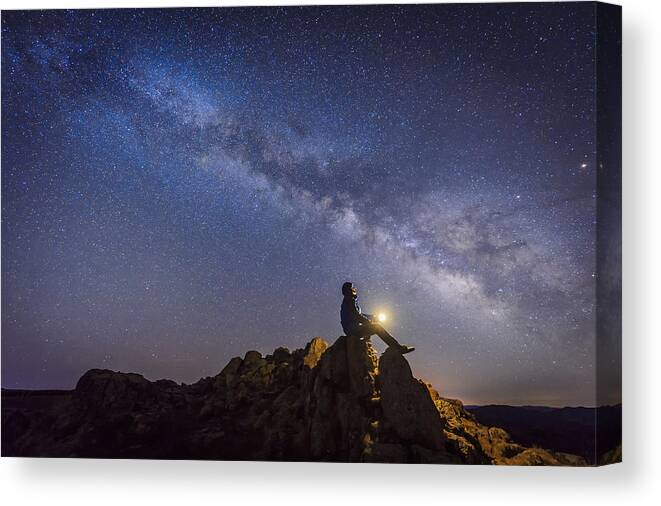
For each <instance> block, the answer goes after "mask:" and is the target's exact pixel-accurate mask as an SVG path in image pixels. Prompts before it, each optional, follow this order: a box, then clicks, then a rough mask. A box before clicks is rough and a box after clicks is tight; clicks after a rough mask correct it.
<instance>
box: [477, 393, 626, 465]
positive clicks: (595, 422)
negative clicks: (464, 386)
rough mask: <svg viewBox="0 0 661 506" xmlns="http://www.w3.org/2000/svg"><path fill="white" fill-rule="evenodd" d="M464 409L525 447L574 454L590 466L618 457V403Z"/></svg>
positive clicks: (619, 414)
mask: <svg viewBox="0 0 661 506" xmlns="http://www.w3.org/2000/svg"><path fill="white" fill-rule="evenodd" d="M466 410H467V411H469V412H470V413H472V414H473V415H474V416H475V418H476V419H477V420H478V421H479V422H480V423H482V424H485V425H496V426H498V427H502V428H503V429H505V430H506V431H507V432H508V433H509V434H510V435H511V436H512V439H513V440H514V441H516V442H517V443H520V444H522V445H525V446H538V447H542V448H547V449H550V450H554V451H558V452H565V453H573V454H575V455H580V456H581V457H583V458H584V459H585V460H586V461H587V462H588V463H590V464H598V463H607V462H605V460H604V459H609V458H617V454H619V455H621V441H622V405H621V404H617V405H614V406H601V407H599V408H584V407H576V408H570V407H566V408H551V407H545V406H507V405H488V406H466ZM595 427H596V438H595ZM618 447H620V449H619V451H618ZM607 453H608V455H606V456H605V454H607Z"/></svg>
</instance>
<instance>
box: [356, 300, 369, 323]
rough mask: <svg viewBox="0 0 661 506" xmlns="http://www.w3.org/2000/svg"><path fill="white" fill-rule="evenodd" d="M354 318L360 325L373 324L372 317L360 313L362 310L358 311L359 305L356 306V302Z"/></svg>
mask: <svg viewBox="0 0 661 506" xmlns="http://www.w3.org/2000/svg"><path fill="white" fill-rule="evenodd" d="M353 316H354V318H355V319H356V321H357V322H359V323H371V322H372V320H371V317H370V315H367V314H363V313H361V312H360V310H359V309H358V304H356V301H354V302H353Z"/></svg>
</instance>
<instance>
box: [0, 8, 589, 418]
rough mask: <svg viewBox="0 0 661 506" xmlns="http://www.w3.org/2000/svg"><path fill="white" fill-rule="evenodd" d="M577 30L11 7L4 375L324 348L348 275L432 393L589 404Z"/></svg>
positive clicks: (354, 16)
mask: <svg viewBox="0 0 661 506" xmlns="http://www.w3.org/2000/svg"><path fill="white" fill-rule="evenodd" d="M595 36H596V35H595V23H594V10H593V8H592V7H591V5H590V4H570V5H561V4H530V5H526V4H492V5H437V6H413V5H410V6H364V7H283V8H250V9H159V10H141V9H131V10H87V11H82V10H76V11H30V12H27V11H26V12H20V11H17V12H7V11H5V12H3V16H2V289H3V290H2V384H3V386H4V387H23V388H26V387H27V388H53V387H59V388H71V387H72V386H73V385H74V384H75V381H76V379H77V378H78V377H79V376H80V375H81V374H82V373H83V372H84V371H85V370H87V369H89V368H92V367H104V368H111V369H115V370H123V371H135V372H140V373H143V374H145V375H146V376H147V377H148V378H150V379H158V378H160V377H167V378H173V379H175V380H178V381H185V382H192V381H195V380H197V379H198V378H199V377H201V376H206V375H212V374H216V373H218V372H219V370H220V369H221V368H222V367H223V366H224V364H225V363H226V362H227V361H228V360H229V359H230V358H231V357H232V356H235V355H239V354H243V353H244V352H245V351H247V350H249V349H258V350H260V351H261V352H263V353H268V352H270V351H272V350H273V349H274V348H275V347H277V346H281V345H284V346H288V347H290V348H296V347H301V346H303V345H304V344H305V343H306V342H307V341H308V340H309V339H311V338H312V337H313V336H315V335H322V336H324V337H326V338H327V339H329V340H333V339H334V338H335V337H336V336H337V335H339V334H340V333H341V329H340V326H339V305H340V302H341V295H340V285H341V283H342V282H344V281H345V280H351V281H353V282H354V283H355V284H356V286H357V287H358V289H359V291H360V301H361V304H362V305H363V306H364V307H365V309H369V310H376V309H383V310H385V311H387V312H388V313H389V316H390V319H389V322H388V325H389V328H390V329H391V331H392V333H393V334H394V335H396V336H398V338H400V339H401V340H402V341H403V342H406V343H408V344H412V345H415V346H416V348H417V351H416V352H415V353H414V354H412V355H409V357H410V362H411V363H412V366H413V368H414V370H415V371H416V374H418V375H420V376H422V377H423V378H425V379H426V380H428V381H430V382H432V383H433V384H434V385H435V386H436V387H437V388H438V389H439V390H440V391H441V392H442V394H443V395H446V396H450V397H458V398H461V399H463V400H464V401H466V402H468V403H487V402H507V403H512V404H553V405H564V404H587V405H591V404H593V403H594V391H595V381H594V378H595V363H594V360H595V331H594V328H595V307H594V306H595V295H594V287H595V233H596V232H595V209H596V189H595V185H596V176H595V174H596V172H595V165H596V158H595V156H596V154H595V149H596V148H595V127H594V122H595V98H594V93H595V90H594V86H595V81H594V71H595V58H594V49H595V47H594V44H595ZM375 340H376V339H375ZM376 344H377V346H380V343H376Z"/></svg>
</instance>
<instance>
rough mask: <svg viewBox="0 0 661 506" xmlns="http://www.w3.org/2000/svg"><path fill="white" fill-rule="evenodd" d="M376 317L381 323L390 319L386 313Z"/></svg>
mask: <svg viewBox="0 0 661 506" xmlns="http://www.w3.org/2000/svg"><path fill="white" fill-rule="evenodd" d="M376 317H377V318H378V320H379V321H380V322H384V321H386V320H387V319H388V317H387V316H386V313H379V314H378V315H377V316H376Z"/></svg>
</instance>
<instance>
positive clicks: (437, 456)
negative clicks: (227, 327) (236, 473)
mask: <svg viewBox="0 0 661 506" xmlns="http://www.w3.org/2000/svg"><path fill="white" fill-rule="evenodd" d="M2 429H3V430H2V455H3V456H33V457H37V456H40V457H100V458H163V459H165V458H170V459H228V460H303V461H307V460H316V461H339V462H411V463H452V464H505V465H586V464H587V462H586V460H585V459H584V458H583V457H580V456H577V455H572V454H568V453H564V452H558V451H550V450H545V449H541V448H538V447H534V448H530V447H526V446H523V445H521V444H518V443H515V442H513V441H512V440H511V439H510V436H509V434H508V433H507V432H506V431H505V430H503V429H501V428H498V427H490V426H488V425H484V424H482V423H480V422H478V421H477V419H476V418H475V417H474V416H473V415H472V414H471V413H469V412H468V411H467V410H466V409H464V407H463V405H462V403H461V402H460V401H458V400H452V399H445V398H442V397H440V396H439V395H438V393H437V392H436V391H435V390H434V389H433V388H431V386H430V385H428V384H425V383H424V382H422V381H420V380H417V379H415V378H414V377H413V375H412V373H411V369H410V366H409V364H408V362H407V360H406V358H404V357H403V356H402V355H400V354H398V353H396V352H393V351H392V350H388V351H386V352H385V353H384V354H383V355H382V356H381V357H380V359H379V358H378V357H377V354H376V352H375V351H374V349H373V348H372V346H371V345H370V344H369V343H366V342H364V341H360V340H357V339H354V338H347V337H344V336H342V337H340V338H338V339H337V341H336V342H335V343H334V344H333V345H332V346H329V345H328V344H327V343H326V342H325V341H324V340H323V339H321V338H315V339H313V340H312V341H311V342H310V343H308V345H307V346H306V347H305V349H301V350H295V351H294V352H289V351H288V350H287V349H285V348H278V349H277V350H275V352H274V353H273V354H271V355H267V356H265V357H263V356H262V355H261V354H260V353H258V352H256V351H249V352H248V353H246V355H245V357H244V358H243V359H242V358H239V357H235V358H233V359H232V360H231V361H230V362H229V363H228V364H227V365H226V366H225V368H224V369H223V370H222V371H221V372H220V373H219V374H218V375H216V376H214V377H208V378H203V379H201V380H200V381H198V382H197V383H195V384H193V385H179V384H177V383H175V382H173V381H170V380H159V381H155V382H151V381H148V380H147V379H145V378H144V377H143V376H141V375H139V374H130V373H121V372H113V371H108V370H100V369H92V370H90V371H88V372H87V373H85V374H84V375H83V376H82V377H81V378H80V380H79V381H78V384H77V385H76V389H75V390H73V391H66V392H63V391H34V392H26V391H10V390H3V392H2Z"/></svg>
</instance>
